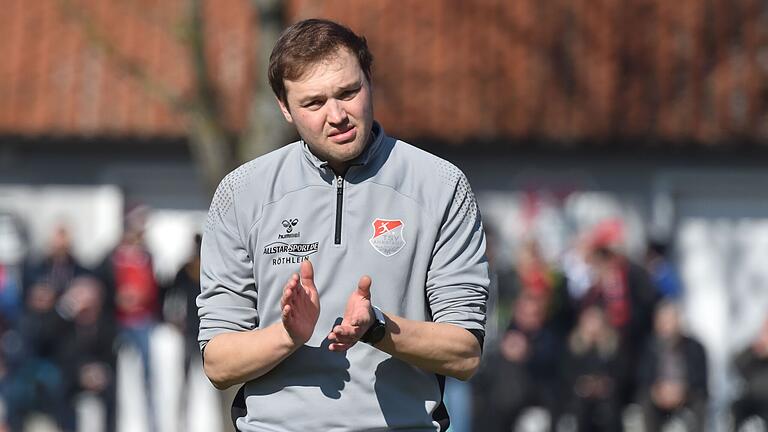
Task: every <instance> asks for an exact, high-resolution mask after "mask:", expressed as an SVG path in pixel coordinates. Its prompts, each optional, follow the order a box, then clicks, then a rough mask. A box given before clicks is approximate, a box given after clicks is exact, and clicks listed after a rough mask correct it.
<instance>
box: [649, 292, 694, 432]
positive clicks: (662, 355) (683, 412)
mask: <svg viewBox="0 0 768 432" xmlns="http://www.w3.org/2000/svg"><path fill="white" fill-rule="evenodd" d="M637 371H638V377H639V380H638V381H639V387H640V392H639V402H640V405H641V406H642V407H643V416H644V419H645V429H646V430H649V431H655V430H662V427H663V426H664V424H665V423H666V422H667V421H668V420H669V419H670V418H672V417H673V416H677V417H679V418H681V419H682V420H683V421H684V422H685V423H686V424H687V426H688V430H702V428H703V425H704V422H705V420H706V412H707V409H706V408H707V401H708V398H709V394H708V388H707V355H706V352H705V351H704V347H703V346H702V345H701V343H700V342H699V341H697V340H696V339H694V338H692V337H689V336H686V335H684V334H683V331H682V328H681V323H680V310H679V309H678V306H677V304H675V303H672V302H669V301H666V300H665V301H662V302H661V303H659V305H658V307H657V309H656V314H655V316H654V333H653V336H652V337H651V339H650V341H649V343H648V345H647V346H646V349H645V352H644V353H643V356H642V357H641V360H640V363H639V367H638V369H637Z"/></svg>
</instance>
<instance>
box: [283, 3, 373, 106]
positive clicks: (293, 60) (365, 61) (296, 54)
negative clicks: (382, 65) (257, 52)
mask: <svg viewBox="0 0 768 432" xmlns="http://www.w3.org/2000/svg"><path fill="white" fill-rule="evenodd" d="M339 48H346V49H348V50H349V51H350V52H351V53H352V54H353V55H354V56H355V57H357V61H358V63H359V64H360V68H361V69H362V70H363V73H364V74H365V78H366V79H368V82H371V64H372V63H373V55H372V54H371V52H370V51H369V50H368V43H367V42H366V41H365V38H364V37H362V36H358V35H357V34H355V32H353V31H352V30H350V29H349V28H347V27H345V26H343V25H341V24H338V23H335V22H333V21H328V20H324V19H316V18H313V19H308V20H304V21H299V22H297V23H296V24H294V25H292V26H290V27H288V28H287V29H286V30H285V31H284V32H283V34H282V35H280V39H278V40H277V43H276V44H275V47H274V48H273V49H272V54H271V55H270V56H269V85H270V86H271V87H272V91H273V92H274V93H275V96H277V98H278V99H280V101H282V102H283V103H287V101H286V93H285V82H284V80H296V79H298V78H300V77H301V75H302V74H303V73H304V71H305V70H306V69H307V67H308V66H310V65H312V64H315V63H317V62H319V61H321V60H324V59H326V58H328V57H329V56H331V55H333V54H335V53H336V51H337V50H338V49H339Z"/></svg>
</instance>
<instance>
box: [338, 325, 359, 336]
mask: <svg viewBox="0 0 768 432" xmlns="http://www.w3.org/2000/svg"><path fill="white" fill-rule="evenodd" d="M333 333H334V334H335V335H336V336H339V337H353V336H355V335H356V334H357V332H356V331H355V328H354V327H352V326H345V325H337V326H336V327H334V328H333Z"/></svg>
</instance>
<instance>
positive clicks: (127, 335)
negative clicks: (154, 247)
mask: <svg viewBox="0 0 768 432" xmlns="http://www.w3.org/2000/svg"><path fill="white" fill-rule="evenodd" d="M147 212H148V209H147V208H146V207H143V206H139V207H137V208H134V209H133V210H131V211H130V212H128V214H127V215H126V218H125V228H124V231H123V237H122V239H121V240H120V243H119V244H118V245H117V247H116V248H115V249H114V250H113V251H112V252H111V253H110V254H109V255H108V256H107V258H106V259H105V260H104V262H103V263H102V265H101V266H100V270H99V274H100V275H101V276H102V279H103V281H104V284H105V286H106V287H107V299H109V301H110V303H112V305H113V307H114V312H115V318H116V320H117V324H118V329H119V340H120V344H121V346H130V347H133V348H135V349H136V350H137V351H138V352H139V355H140V357H141V363H142V366H143V370H144V386H145V391H146V398H147V410H148V411H147V412H148V417H149V425H150V429H151V430H153V431H154V430H156V416H155V414H154V403H153V401H152V393H153V392H152V380H151V364H152V362H151V360H150V356H151V349H150V338H151V336H152V331H153V330H154V328H155V325H156V324H157V322H158V317H159V309H160V308H159V301H160V293H159V288H158V284H157V281H156V280H155V274H154V269H153V266H152V257H151V255H150V253H149V251H148V250H147V247H146V245H145V244H144V226H145V222H146V216H147Z"/></svg>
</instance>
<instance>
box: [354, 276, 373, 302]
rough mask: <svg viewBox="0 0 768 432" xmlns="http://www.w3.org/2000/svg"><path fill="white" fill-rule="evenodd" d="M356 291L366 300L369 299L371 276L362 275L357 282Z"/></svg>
mask: <svg viewBox="0 0 768 432" xmlns="http://www.w3.org/2000/svg"><path fill="white" fill-rule="evenodd" d="M357 293H358V294H359V295H360V296H361V297H363V298H366V299H368V300H370V299H371V277H370V276H367V275H366V276H363V277H361V278H360V281H359V282H358V283H357Z"/></svg>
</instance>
